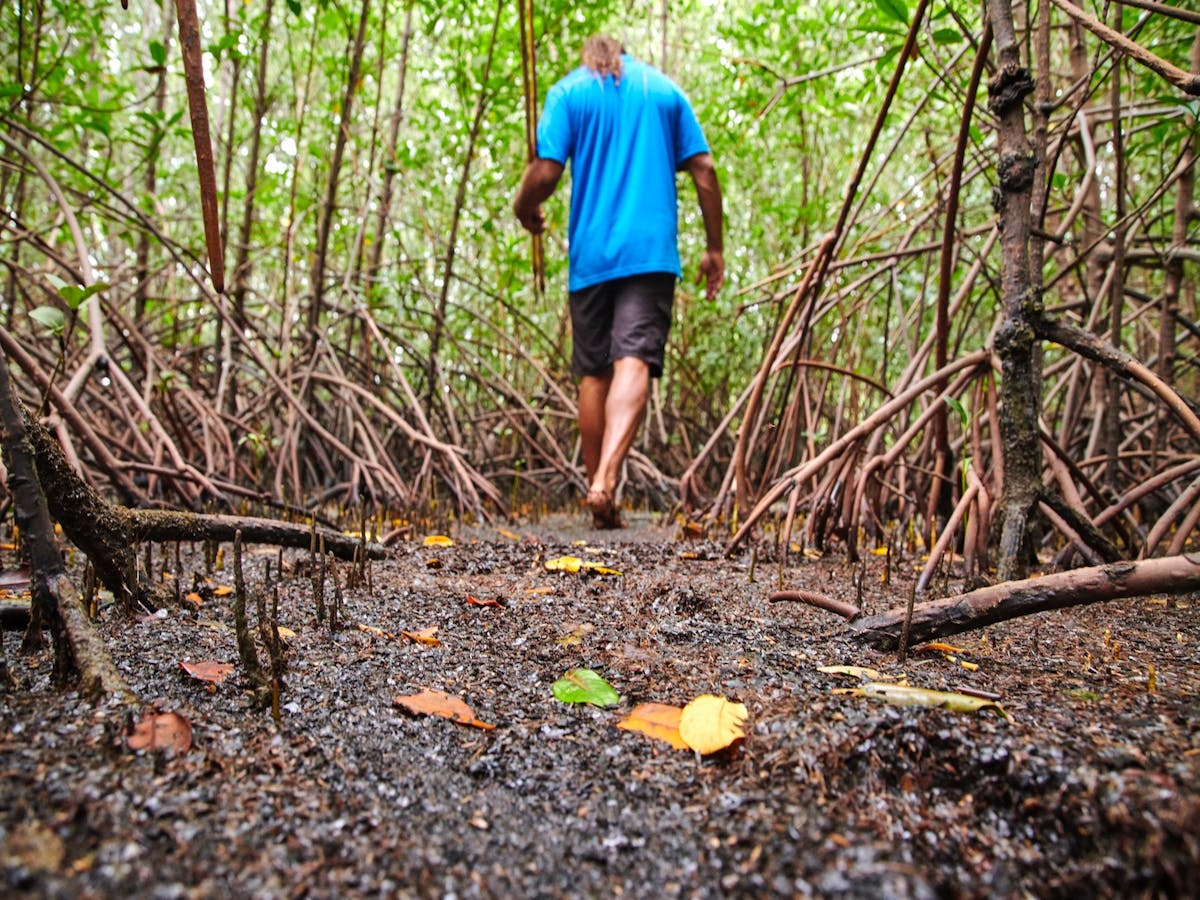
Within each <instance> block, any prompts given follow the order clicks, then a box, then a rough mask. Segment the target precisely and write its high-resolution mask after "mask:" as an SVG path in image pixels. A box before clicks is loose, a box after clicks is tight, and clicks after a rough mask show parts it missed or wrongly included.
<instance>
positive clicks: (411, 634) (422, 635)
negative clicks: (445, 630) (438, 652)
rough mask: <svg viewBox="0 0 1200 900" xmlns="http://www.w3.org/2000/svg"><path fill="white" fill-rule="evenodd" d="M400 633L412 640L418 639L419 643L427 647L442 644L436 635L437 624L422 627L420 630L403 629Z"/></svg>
mask: <svg viewBox="0 0 1200 900" xmlns="http://www.w3.org/2000/svg"><path fill="white" fill-rule="evenodd" d="M400 633H401V634H402V635H404V636H405V637H406V638H408V639H409V640H410V641H416V642H417V643H418V644H424V645H425V646H426V647H440V646H442V642H441V641H439V640H438V639H437V638H436V637H434V635H435V634H437V626H436V625H432V626H430V627H429V628H422V629H421V630H419V631H402V632H400Z"/></svg>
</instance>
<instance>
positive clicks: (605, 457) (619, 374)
mask: <svg viewBox="0 0 1200 900" xmlns="http://www.w3.org/2000/svg"><path fill="white" fill-rule="evenodd" d="M582 392H583V386H582V385H581V386H580V428H581V433H582V423H583V404H582ZM649 394H650V366H648V365H647V364H646V363H645V362H643V361H642V360H640V359H638V358H637V357H634V356H625V357H622V358H621V359H618V360H616V361H615V362H614V363H613V371H612V376H611V380H610V383H609V384H608V385H607V397H606V399H605V403H604V414H603V417H604V427H603V435H604V437H603V440H602V441H601V444H600V453H599V459H598V461H597V464H596V468H595V470H594V471H589V477H588V485H589V488H590V490H591V491H603V492H604V493H605V494H607V495H608V496H609V498H612V497H613V496H614V494H615V493H616V490H617V480H618V479H619V478H620V476H621V465H622V464H623V463H624V462H625V457H626V455H627V454H628V453H629V448H630V447H632V446H633V440H634V438H635V437H636V436H637V430H638V427H639V426H640V425H641V424H642V417H643V416H644V415H645V413H646V400H647V398H648V396H649ZM584 462H585V465H586V462H587V443H586V440H584Z"/></svg>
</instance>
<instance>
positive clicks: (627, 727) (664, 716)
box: [617, 703, 688, 750]
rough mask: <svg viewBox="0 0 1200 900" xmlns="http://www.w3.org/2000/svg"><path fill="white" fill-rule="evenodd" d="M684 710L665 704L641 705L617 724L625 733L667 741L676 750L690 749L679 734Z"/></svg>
mask: <svg viewBox="0 0 1200 900" xmlns="http://www.w3.org/2000/svg"><path fill="white" fill-rule="evenodd" d="M682 716H683V710H682V709H680V708H679V707H678V706H668V705H667V704H665V703H639V704H638V705H637V706H635V707H634V708H633V710H632V711H631V712H630V713H629V715H628V716H626V717H625V718H624V719H622V720H621V721H620V722H618V723H617V727H618V728H620V729H622V730H624V731H640V732H641V733H642V734H646V735H649V736H650V737H652V738H657V739H658V740H660V741H666V742H667V743H668V744H670V745H671V746H672V747H674V748H675V749H676V750H686V749H688V743H687V741H685V740H684V739H683V736H682V735H681V734H680V733H679V720H680V718H681V717H682Z"/></svg>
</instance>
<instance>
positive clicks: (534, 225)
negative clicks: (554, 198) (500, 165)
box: [513, 159, 563, 234]
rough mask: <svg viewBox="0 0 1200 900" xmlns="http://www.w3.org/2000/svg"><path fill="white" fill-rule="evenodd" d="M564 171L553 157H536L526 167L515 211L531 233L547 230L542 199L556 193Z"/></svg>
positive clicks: (514, 205) (518, 218)
mask: <svg viewBox="0 0 1200 900" xmlns="http://www.w3.org/2000/svg"><path fill="white" fill-rule="evenodd" d="M562 173H563V166H562V163H560V162H556V161H554V160H552V159H535V160H534V161H533V162H531V163H530V164H529V166H528V167H527V168H526V169H525V176H524V177H523V178H522V179H521V187H520V189H519V190H518V191H517V199H516V200H514V201H513V212H514V213H516V215H517V221H519V222H520V223H521V224H522V225H523V226H524V227H525V229H526V230H527V231H528V232H529V233H530V234H541V233H542V232H543V231H545V230H546V215H545V213H543V212H542V201H543V200H545V199H547V198H548V197H549V196H550V195H551V194H553V193H554V188H555V187H557V185H558V179H559V178H560V177H561V176H562Z"/></svg>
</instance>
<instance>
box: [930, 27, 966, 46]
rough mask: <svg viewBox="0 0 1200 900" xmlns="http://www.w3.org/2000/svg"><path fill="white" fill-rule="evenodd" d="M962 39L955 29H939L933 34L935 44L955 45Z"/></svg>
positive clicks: (959, 32)
mask: <svg viewBox="0 0 1200 900" xmlns="http://www.w3.org/2000/svg"><path fill="white" fill-rule="evenodd" d="M962 39H963V36H962V32H961V31H959V30H958V29H957V28H939V29H938V30H937V31H935V32H934V33H933V42H934V43H935V44H957V43H959V42H960V41H961V40H962Z"/></svg>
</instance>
